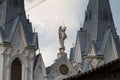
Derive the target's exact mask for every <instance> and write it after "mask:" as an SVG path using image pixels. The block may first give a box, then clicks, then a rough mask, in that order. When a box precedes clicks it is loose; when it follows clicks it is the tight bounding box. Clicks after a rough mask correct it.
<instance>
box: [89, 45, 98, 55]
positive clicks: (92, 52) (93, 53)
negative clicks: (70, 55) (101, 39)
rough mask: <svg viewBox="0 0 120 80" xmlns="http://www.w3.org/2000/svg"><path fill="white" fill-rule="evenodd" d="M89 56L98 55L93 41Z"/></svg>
mask: <svg viewBox="0 0 120 80" xmlns="http://www.w3.org/2000/svg"><path fill="white" fill-rule="evenodd" d="M88 56H96V50H95V47H94V44H93V43H92V44H91V45H90V49H89V51H88Z"/></svg>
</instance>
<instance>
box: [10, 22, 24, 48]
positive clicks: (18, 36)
mask: <svg viewBox="0 0 120 80" xmlns="http://www.w3.org/2000/svg"><path fill="white" fill-rule="evenodd" d="M25 47H26V39H25V34H24V31H23V26H22V24H21V23H20V22H19V23H18V25H17V29H16V31H15V33H14V35H13V39H12V48H13V49H15V50H23V49H24V48H25Z"/></svg>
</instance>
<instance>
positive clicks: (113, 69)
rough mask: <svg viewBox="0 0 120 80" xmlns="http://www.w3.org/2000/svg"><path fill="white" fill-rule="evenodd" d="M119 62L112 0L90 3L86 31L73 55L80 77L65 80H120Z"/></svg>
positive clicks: (81, 33) (80, 34)
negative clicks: (110, 1) (111, 5)
mask: <svg viewBox="0 0 120 80" xmlns="http://www.w3.org/2000/svg"><path fill="white" fill-rule="evenodd" d="M119 59H120V39H119V36H118V35H117V33H116V29H115V25H114V21H113V16H112V12H111V8H110V3H109V0H89V3H88V6H87V10H86V12H85V20H84V24H83V27H81V28H80V30H79V31H78V32H77V38H76V44H75V47H73V48H72V49H71V53H70V61H71V62H72V64H73V66H74V67H75V69H76V70H77V71H80V74H79V75H76V76H73V77H70V78H67V79H65V80H78V79H80V80H112V79H114V80H119V75H118V74H119V72H118V71H119V68H120V65H119ZM109 67H110V68H109ZM117 70H118V71H117ZM113 73H114V74H113ZM91 75H92V76H91ZM93 75H94V76H93ZM115 76H116V78H115Z"/></svg>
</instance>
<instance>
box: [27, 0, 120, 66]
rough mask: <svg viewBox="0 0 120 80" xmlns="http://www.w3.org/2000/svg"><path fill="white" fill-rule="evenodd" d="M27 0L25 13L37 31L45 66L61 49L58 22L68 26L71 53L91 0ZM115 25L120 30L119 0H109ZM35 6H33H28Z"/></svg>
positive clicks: (67, 41) (119, 32)
mask: <svg viewBox="0 0 120 80" xmlns="http://www.w3.org/2000/svg"><path fill="white" fill-rule="evenodd" d="M39 2H40V0H25V8H26V15H29V19H30V22H31V23H32V25H33V28H35V31H36V32H38V36H39V37H38V38H39V48H40V52H41V54H42V57H43V60H44V62H45V66H46V67H47V66H50V65H51V64H53V63H54V60H56V59H57V53H58V52H59V38H58V28H59V26H61V25H62V26H66V27H67V31H66V33H67V39H66V40H65V48H66V50H65V52H66V53H67V54H68V57H69V52H70V48H71V47H73V44H74V43H75V41H76V34H77V31H78V30H79V29H80V27H81V26H82V25H81V24H83V22H84V13H85V10H86V7H87V4H88V0H41V3H40V4H39V5H37V6H36V7H34V8H32V7H33V6H34V5H35V4H38V3H39ZM110 4H111V8H112V12H113V17H114V22H115V26H116V29H117V32H118V34H120V27H119V26H120V22H119V20H120V15H119V14H120V5H119V4H120V0H110ZM30 8H32V9H31V10H29V9H30Z"/></svg>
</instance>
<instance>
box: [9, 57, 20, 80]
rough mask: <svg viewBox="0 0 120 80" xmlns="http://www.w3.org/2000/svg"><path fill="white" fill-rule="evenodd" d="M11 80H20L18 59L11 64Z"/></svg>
mask: <svg viewBox="0 0 120 80" xmlns="http://www.w3.org/2000/svg"><path fill="white" fill-rule="evenodd" d="M11 80H22V64H21V61H20V59H19V58H16V59H15V60H14V61H13V62H12V64H11Z"/></svg>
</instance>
